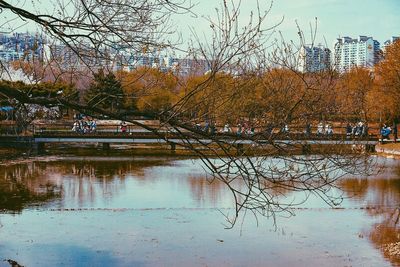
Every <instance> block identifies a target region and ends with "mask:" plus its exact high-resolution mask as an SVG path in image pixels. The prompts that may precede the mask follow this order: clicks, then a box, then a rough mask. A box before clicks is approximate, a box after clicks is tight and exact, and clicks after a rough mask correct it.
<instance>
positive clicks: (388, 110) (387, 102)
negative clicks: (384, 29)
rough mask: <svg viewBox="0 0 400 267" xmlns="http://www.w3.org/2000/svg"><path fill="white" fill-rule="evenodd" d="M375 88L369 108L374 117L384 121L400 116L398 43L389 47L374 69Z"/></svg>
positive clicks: (399, 56) (399, 57) (399, 49)
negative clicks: (374, 114) (381, 118)
mask: <svg viewBox="0 0 400 267" xmlns="http://www.w3.org/2000/svg"><path fill="white" fill-rule="evenodd" d="M375 75H376V79H375V81H376V87H375V90H374V92H373V94H371V98H370V99H371V101H370V103H371V106H373V109H374V112H375V113H376V116H377V117H378V116H379V117H383V118H384V119H385V120H393V119H394V118H398V116H399V114H400V105H399V101H398V99H399V97H400V41H399V40H397V41H395V42H394V43H393V44H391V45H389V46H388V47H387V48H386V51H385V57H384V59H383V60H382V61H381V62H380V63H379V64H378V65H377V66H376V67H375Z"/></svg>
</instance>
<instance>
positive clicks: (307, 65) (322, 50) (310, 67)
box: [298, 44, 331, 72]
mask: <svg viewBox="0 0 400 267" xmlns="http://www.w3.org/2000/svg"><path fill="white" fill-rule="evenodd" d="M330 62H331V50H330V49H329V48H326V47H324V46H322V45H321V44H320V45H318V46H313V45H303V46H302V47H301V48H300V52H299V61H298V69H299V71H301V72H318V71H324V70H327V69H329V68H330Z"/></svg>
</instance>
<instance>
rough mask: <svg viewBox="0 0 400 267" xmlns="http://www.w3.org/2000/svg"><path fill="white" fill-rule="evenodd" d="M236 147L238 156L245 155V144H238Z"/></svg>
mask: <svg viewBox="0 0 400 267" xmlns="http://www.w3.org/2000/svg"><path fill="white" fill-rule="evenodd" d="M236 148H237V151H236V153H237V155H238V156H240V155H243V153H244V148H243V144H237V146H236Z"/></svg>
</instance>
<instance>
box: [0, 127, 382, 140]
mask: <svg viewBox="0 0 400 267" xmlns="http://www.w3.org/2000/svg"><path fill="white" fill-rule="evenodd" d="M149 126H152V127H160V126H159V124H150V125H149ZM72 127H73V125H72V123H68V124H67V123H55V124H33V125H29V126H28V127H26V128H23V127H20V126H17V125H15V124H0V135H43V134H47V135H50V134H51V135H68V136H73V135H77V134H85V135H107V134H110V135H112V134H135V135H137V134H140V133H146V132H149V131H147V130H145V129H143V128H141V127H139V126H135V125H132V124H127V125H126V131H122V130H121V127H120V124H105V125H101V124H100V125H97V126H96V130H95V131H90V130H89V131H88V132H86V133H83V132H80V133H78V132H74V131H73V130H72ZM223 128H224V127H223V125H218V126H217V127H216V129H217V130H216V132H215V133H214V135H217V136H219V135H226V136H232V137H233V136H235V135H237V136H239V135H238V134H237V131H238V128H237V127H231V132H230V133H222V129H223ZM201 129H202V128H200V129H199V131H202V130H201ZM332 129H333V134H332V135H326V134H320V135H317V134H316V130H317V128H316V127H313V128H312V133H309V134H306V133H305V127H300V126H291V127H289V132H287V133H283V132H281V131H280V130H278V129H274V130H273V132H272V133H269V134H267V130H266V128H265V127H254V132H252V133H242V134H240V136H241V137H242V138H243V137H249V136H260V135H262V136H264V137H265V138H267V137H269V135H270V134H272V135H273V136H274V138H275V137H284V136H286V138H291V139H292V138H297V139H304V138H314V139H315V138H316V139H321V138H331V139H339V138H341V139H343V138H344V137H346V138H365V137H360V136H356V135H351V136H347V135H346V128H345V126H336V127H332ZM181 130H182V131H183V132H185V130H183V129H181ZM158 132H160V133H164V132H165V133H171V132H173V130H171V129H169V128H167V127H160V128H158ZM378 135H379V127H370V128H369V129H368V136H369V137H373V138H376V137H377V136H378Z"/></svg>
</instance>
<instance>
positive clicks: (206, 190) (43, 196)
mask: <svg viewBox="0 0 400 267" xmlns="http://www.w3.org/2000/svg"><path fill="white" fill-rule="evenodd" d="M378 162H379V164H380V165H384V166H385V168H384V170H383V172H381V173H380V174H379V175H376V176H374V177H369V178H346V179H343V180H341V182H340V186H341V188H342V189H343V194H344V196H345V199H344V202H343V203H342V205H341V208H340V209H331V208H330V207H328V206H327V204H325V203H324V202H323V201H320V200H319V199H318V198H316V197H311V198H310V199H309V200H308V201H307V202H306V203H304V204H303V205H302V206H300V207H299V208H298V209H296V210H294V211H295V216H292V217H290V218H284V217H279V216H278V217H277V225H276V226H275V225H274V224H273V221H272V220H271V219H265V218H258V219H259V220H258V225H257V221H256V220H255V219H254V217H252V216H251V215H247V216H246V217H244V219H243V220H240V222H239V223H238V224H237V225H236V226H235V227H234V228H233V229H230V230H226V229H224V227H225V225H226V221H225V217H224V215H223V214H232V212H233V211H234V210H233V209H232V207H233V202H232V201H233V200H232V196H231V194H230V193H229V191H228V190H227V189H226V188H225V187H224V185H223V184H221V183H218V182H217V181H214V182H213V183H210V182H209V180H208V179H207V177H206V175H205V172H204V170H203V168H202V167H201V164H200V161H199V160H196V159H195V160H192V159H179V158H168V157H133V158H132V157H114V158H110V157H77V156H74V157H62V158H55V157H54V158H52V157H47V158H41V159H40V160H38V161H34V162H23V163H18V164H14V165H11V166H0V266H10V264H9V262H7V261H6V260H9V259H11V260H13V261H16V262H18V263H19V264H20V265H23V266H399V263H400V261H399V257H400V252H399V253H398V254H397V253H395V252H393V251H391V252H388V247H387V244H392V245H393V244H396V242H399V241H400V234H399V233H400V232H399V231H398V225H397V223H398V222H397V221H396V220H397V219H398V215H399V213H398V210H397V207H398V205H399V202H400V171H399V170H400V161H396V160H391V159H386V160H383V159H379V160H378ZM399 244H400V243H399Z"/></svg>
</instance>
